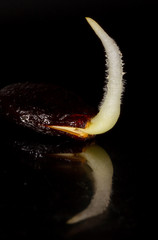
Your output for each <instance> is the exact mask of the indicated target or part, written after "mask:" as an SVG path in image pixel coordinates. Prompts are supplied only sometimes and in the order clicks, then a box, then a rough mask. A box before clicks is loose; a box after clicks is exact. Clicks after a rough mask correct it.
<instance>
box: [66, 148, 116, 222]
mask: <svg viewBox="0 0 158 240" xmlns="http://www.w3.org/2000/svg"><path fill="white" fill-rule="evenodd" d="M72 155H73V154H72ZM75 157H76V155H75ZM78 157H79V158H80V157H82V158H84V159H85V160H86V161H87V164H88V166H89V167H90V168H91V169H92V174H93V178H94V195H93V197H92V200H91V202H90V204H89V205H88V207H87V208H86V209H85V210H83V211H82V212H80V213H78V214H77V215H75V216H74V217H72V218H71V219H69V220H68V221H67V223H69V224H73V223H77V222H79V221H82V220H85V219H87V218H91V217H95V216H97V215H99V214H102V213H103V212H104V211H105V210H106V208H107V207H108V205H109V201H110V194H111V187H112V176H113V166H112V162H111V160H110V157H109V156H108V154H107V153H106V152H105V151H104V149H102V148H101V147H99V146H97V145H92V146H89V147H87V148H86V149H85V150H84V151H83V152H82V153H79V154H78Z"/></svg>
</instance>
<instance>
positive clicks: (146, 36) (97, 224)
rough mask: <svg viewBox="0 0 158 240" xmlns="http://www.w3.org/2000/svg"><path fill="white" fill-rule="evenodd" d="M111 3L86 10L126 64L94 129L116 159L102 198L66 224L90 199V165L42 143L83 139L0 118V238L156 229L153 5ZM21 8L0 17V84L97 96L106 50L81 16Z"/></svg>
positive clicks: (76, 147) (105, 235) (120, 234)
mask: <svg viewBox="0 0 158 240" xmlns="http://www.w3.org/2000/svg"><path fill="white" fill-rule="evenodd" d="M108 9H109V11H108V13H106V9H105V14H102V15H99V10H98V11H97V10H96V11H94V10H93V11H92V12H89V14H90V15H91V17H93V18H95V19H96V20H97V21H98V22H99V23H100V24H101V25H102V26H103V27H104V29H105V30H107V32H108V33H109V34H110V35H111V36H112V37H113V38H114V39H115V40H116V42H117V43H118V45H119V46H120V49H121V51H122V53H123V56H124V62H125V71H126V72H127V74H126V75H125V79H126V82H127V84H126V91H125V94H124V98H123V105H122V112H121V117H120V119H119V121H118V123H117V125H116V126H115V127H114V128H113V129H112V130H111V131H109V132H108V133H106V134H105V135H102V136H97V137H96V139H95V142H96V144H98V145H99V146H101V147H102V148H103V149H105V150H106V152H107V153H108V154H109V156H110V158H111V161H112V164H113V169H114V173H113V184H112V194H111V201H110V203H109V206H108V208H107V210H106V211H105V212H104V213H103V214H101V215H98V216H96V217H95V218H90V219H87V220H85V221H82V222H79V223H77V224H73V225H68V224H66V221H67V220H68V219H69V218H71V217H73V216H74V215H75V214H76V213H78V212H80V211H81V210H83V209H85V208H86V207H87V206H88V204H89V203H90V201H91V198H92V196H93V193H94V186H93V178H92V172H91V170H90V168H89V167H88V166H87V165H86V164H85V163H84V162H81V163H80V162H72V161H70V160H69V159H61V158H60V159H57V158H53V159H52V157H51V156H50V155H49V156H47V155H46V153H49V154H50V153H52V152H54V153H57V152H71V153H73V152H78V151H81V149H83V147H84V146H85V145H87V144H89V142H88V143H86V142H76V141H75V142H74V141H73V140H69V139H68V138H62V139H59V138H47V137H46V136H44V135H38V134H33V132H32V131H27V130H26V129H25V130H22V129H19V128H17V127H15V126H14V127H13V126H8V125H6V123H5V122H4V121H3V120H2V119H1V122H0V131H1V138H0V154H1V157H0V161H1V167H0V192H1V193H0V220H1V226H0V238H1V239H10V238H13V237H16V238H19V239H31V238H38V237H42V238H44V239H87V238H88V239H90V238H91V239H98V240H102V239H133V238H136V237H142V236H143V237H144V236H147V235H148V234H149V235H148V236H150V237H151V236H152V234H153V229H154V227H153V225H154V220H153V212H154V209H153V206H154V203H153V201H154V193H155V189H156V188H155V187H154V186H153V185H154V183H155V181H154V180H153V175H154V174H153V169H154V168H155V159H156V157H155V155H154V151H153V150H154V141H155V140H154V141H153V133H154V132H155V125H154V117H153V116H154V112H155V111H154V109H155V108H156V107H155V106H154V96H155V95H154V91H155V89H156V84H157V83H156V81H155V73H154V70H153V69H154V64H155V63H154V62H155V61H154V54H153V53H154V52H155V40H154V37H153V36H154V34H155V23H156V21H155V20H156V15H155V11H154V7H153V8H152V7H151V6H149V8H148V7H145V8H141V7H139V8H136V7H135V6H133V7H132V8H129V7H127V8H122V7H121V8H120V9H119V11H117V8H114V7H113V6H112V7H110V8H108ZM102 12H103V10H101V13H102ZM28 13H29V14H25V16H23V15H22V14H21V15H20V16H19V14H17V15H16V16H12V15H10V16H9V17H8V16H7V15H6V16H5V17H4V18H2V19H3V21H2V22H1V39H0V41H1V80H0V87H1V88H2V87H3V86H6V85H7V84H10V83H14V82H19V81H20V82H24V81H33V82H39V80H40V81H41V82H42V81H44V82H52V81H53V82H54V83H55V84H59V85H61V86H64V87H66V88H68V89H70V90H72V91H73V92H76V93H77V94H79V95H80V96H81V97H82V98H83V99H84V100H85V101H86V102H87V103H88V104H89V103H90V104H91V105H92V106H96V105H97V104H98V102H99V101H100V100H101V96H102V90H101V89H102V86H103V82H104V53H103V49H102V46H101V44H100V42H99V41H98V40H97V39H96V37H95V35H94V34H93V32H92V31H91V29H90V28H89V27H88V26H87V23H86V22H85V20H84V19H83V18H82V17H77V16H75V17H73V19H72V17H70V16H69V17H68V18H66V17H65V18H61V17H60V18H59V17H58V16H56V15H55V14H54V15H53V16H51V14H48V15H47V16H45V15H43V14H41V15H40V14H39V15H38V17H37V15H34V14H33V13H31V14H30V12H28ZM72 13H74V12H73V11H72ZM151 13H152V15H151ZM84 14H85V13H84V11H81V14H78V15H79V16H82V15H84ZM74 15H75V14H74ZM149 15H150V17H149ZM35 16H36V17H35ZM1 17H2V16H1ZM72 30H73V31H72ZM99 79H102V80H99Z"/></svg>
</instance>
